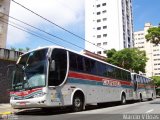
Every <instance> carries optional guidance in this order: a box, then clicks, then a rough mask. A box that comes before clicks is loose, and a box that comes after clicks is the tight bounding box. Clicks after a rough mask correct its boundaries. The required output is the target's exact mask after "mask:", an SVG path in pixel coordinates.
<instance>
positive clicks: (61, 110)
mask: <svg viewBox="0 0 160 120" xmlns="http://www.w3.org/2000/svg"><path fill="white" fill-rule="evenodd" d="M132 103H135V101H129V102H127V104H132ZM120 105H121V104H120V103H119V102H112V103H103V104H99V105H89V106H86V110H85V111H89V110H95V109H102V108H109V107H115V106H120ZM67 113H73V111H72V110H71V109H70V108H68V107H66V108H50V109H25V110H20V111H19V112H17V113H16V115H32V116H33V115H35V116H44V115H46V116H47V115H59V114H67Z"/></svg>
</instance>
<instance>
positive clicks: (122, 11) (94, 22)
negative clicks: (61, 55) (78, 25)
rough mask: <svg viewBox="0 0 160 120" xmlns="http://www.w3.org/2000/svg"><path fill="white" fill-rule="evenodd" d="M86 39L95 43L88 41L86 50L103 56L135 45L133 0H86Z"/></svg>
mask: <svg viewBox="0 0 160 120" xmlns="http://www.w3.org/2000/svg"><path fill="white" fill-rule="evenodd" d="M85 39H86V40H87V41H89V42H90V43H93V44H94V45H93V44H90V43H89V42H87V41H86V42H85V49H86V50H89V51H91V52H94V53H96V54H100V55H103V56H106V55H105V53H104V51H105V50H110V49H112V48H115V49H116V50H121V49H123V48H130V47H133V18H132V0H86V1H85ZM96 46H98V47H96Z"/></svg>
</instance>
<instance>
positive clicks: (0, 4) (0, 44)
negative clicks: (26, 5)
mask: <svg viewBox="0 0 160 120" xmlns="http://www.w3.org/2000/svg"><path fill="white" fill-rule="evenodd" d="M9 9H10V0H0V48H5V47H6V40H7V29H8V25H7V24H6V23H4V22H2V21H5V22H8V17H7V16H5V15H4V14H7V15H8V14H9ZM3 13H4V14H3Z"/></svg>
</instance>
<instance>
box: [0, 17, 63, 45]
mask: <svg viewBox="0 0 160 120" xmlns="http://www.w3.org/2000/svg"><path fill="white" fill-rule="evenodd" d="M0 21H1V22H3V23H5V24H7V25H10V26H12V27H14V28H16V29H19V30H21V31H23V32H26V33H29V34H31V35H33V36H36V37H38V38H41V39H43V40H45V41H48V42H50V43H54V44H56V45H59V44H57V43H55V42H53V41H51V40H49V39H46V38H43V37H41V36H39V35H37V34H35V33H33V32H30V31H28V30H25V29H22V28H20V27H17V26H15V25H12V24H10V23H8V22H5V21H3V20H1V19H0ZM59 46H61V45H59ZM62 47H63V46H62Z"/></svg>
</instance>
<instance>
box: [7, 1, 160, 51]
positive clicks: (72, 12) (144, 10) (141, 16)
mask: <svg viewBox="0 0 160 120" xmlns="http://www.w3.org/2000/svg"><path fill="white" fill-rule="evenodd" d="M15 1H16V2H18V3H21V4H22V5H24V6H25V7H27V8H29V9H31V10H32V11H34V12H36V13H38V14H39V15H41V16H43V17H45V18H47V19H48V20H50V21H52V22H53V23H56V24H57V25H59V26H61V27H63V28H65V29H67V30H69V31H71V32H73V33H74V34H76V35H78V36H80V37H82V38H85V22H84V19H85V8H84V0H43V1H41V2H39V0H15ZM159 11H160V0H133V18H134V31H138V30H143V27H144V24H145V23H146V22H151V23H152V24H153V25H158V23H159V22H160V14H159ZM10 16H12V17H14V18H17V19H19V20H21V21H24V22H26V23H28V24H30V25H32V26H35V27H37V28H39V29H41V30H43V31H46V32H48V33H50V34H52V36H50V35H47V34H44V33H43V32H40V31H38V30H36V29H33V28H31V27H29V26H27V25H24V24H22V23H20V22H17V21H15V20H13V19H12V18H10V20H9V21H10V23H11V24H13V25H16V26H17V25H19V26H20V28H22V26H23V27H24V28H23V29H25V30H29V32H31V33H32V34H36V35H38V36H39V37H36V36H33V35H31V34H28V33H26V32H24V31H21V30H18V29H16V28H14V27H12V26H9V28H8V37H7V48H11V47H14V48H17V50H18V49H19V48H23V49H25V48H26V47H29V48H30V49H35V48H37V47H43V46H49V45H55V43H56V44H58V45H61V46H63V47H66V48H69V49H73V50H76V51H80V50H82V49H84V40H82V39H79V38H77V37H75V36H73V35H71V34H69V33H67V32H66V31H64V30H62V29H60V28H58V27H56V26H55V25H53V24H51V23H49V22H47V21H45V20H43V19H41V18H40V17H38V16H36V15H34V14H32V13H30V12H29V11H27V10H25V9H24V8H22V7H20V6H19V5H17V4H15V3H14V2H11V6H10ZM15 23H16V24H15ZM53 35H54V36H56V37H59V38H62V39H57V38H55V37H53ZM42 38H43V39H42ZM48 41H51V42H48ZM66 41H67V42H66ZM68 42H70V43H72V44H69V43H68ZM73 44H75V45H77V46H79V47H77V46H74V45H73Z"/></svg>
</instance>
